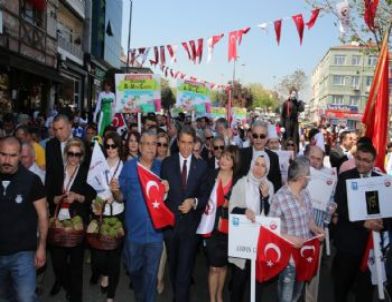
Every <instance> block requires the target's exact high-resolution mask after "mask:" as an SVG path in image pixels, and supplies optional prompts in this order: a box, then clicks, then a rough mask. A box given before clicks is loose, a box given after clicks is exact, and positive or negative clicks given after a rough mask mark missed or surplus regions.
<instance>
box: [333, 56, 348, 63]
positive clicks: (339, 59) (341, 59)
mask: <svg viewBox="0 0 392 302" xmlns="http://www.w3.org/2000/svg"><path fill="white" fill-rule="evenodd" d="M345 62H346V56H345V55H335V60H334V63H335V65H344V64H345Z"/></svg>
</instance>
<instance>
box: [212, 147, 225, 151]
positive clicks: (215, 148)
mask: <svg viewBox="0 0 392 302" xmlns="http://www.w3.org/2000/svg"><path fill="white" fill-rule="evenodd" d="M219 149H220V150H222V151H223V150H225V146H214V150H215V151H217V150H219Z"/></svg>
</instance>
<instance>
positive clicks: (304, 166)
mask: <svg viewBox="0 0 392 302" xmlns="http://www.w3.org/2000/svg"><path fill="white" fill-rule="evenodd" d="M309 175H310V165H309V160H308V159H307V158H305V157H302V156H301V157H298V158H297V159H295V160H293V161H292V162H291V163H290V167H289V172H288V177H287V184H286V185H285V186H284V187H282V188H281V189H280V190H279V191H278V192H277V193H276V194H275V195H274V196H273V197H272V200H271V208H270V212H269V216H271V217H278V218H280V219H281V234H282V236H283V237H284V238H286V239H287V240H288V241H290V242H291V243H292V244H293V245H294V247H296V248H300V247H301V246H302V245H303V243H304V242H305V241H306V240H308V239H310V237H311V235H312V234H314V235H323V234H324V230H323V229H322V228H320V227H318V226H317V225H316V223H315V222H314V219H313V216H312V202H311V200H310V195H309V192H308V191H307V190H306V187H307V185H308V182H309ZM295 275H296V274H295V266H294V263H293V261H292V260H290V262H289V264H288V265H287V267H286V268H285V269H284V270H283V272H282V273H281V274H280V275H279V280H278V297H279V301H280V302H292V301H294V302H295V301H298V299H299V298H300V296H301V291H302V287H303V283H302V282H299V281H296V280H295Z"/></svg>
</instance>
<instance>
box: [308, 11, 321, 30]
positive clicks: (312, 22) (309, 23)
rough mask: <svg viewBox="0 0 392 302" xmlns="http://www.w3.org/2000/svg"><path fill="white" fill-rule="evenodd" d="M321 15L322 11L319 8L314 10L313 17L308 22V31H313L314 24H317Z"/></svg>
mask: <svg viewBox="0 0 392 302" xmlns="http://www.w3.org/2000/svg"><path fill="white" fill-rule="evenodd" d="M319 13H320V9H319V8H315V9H314V10H312V15H311V16H310V19H309V21H308V22H306V26H307V27H308V29H311V28H312V27H313V26H314V24H315V23H316V20H317V17H318V15H319Z"/></svg>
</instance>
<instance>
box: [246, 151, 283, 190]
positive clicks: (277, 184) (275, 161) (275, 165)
mask: <svg viewBox="0 0 392 302" xmlns="http://www.w3.org/2000/svg"><path fill="white" fill-rule="evenodd" d="M264 151H265V153H267V154H268V157H269V160H270V170H269V173H268V175H267V178H268V180H269V181H271V182H272V184H273V185H274V190H275V192H276V191H278V190H279V189H280V188H281V187H282V175H281V174H280V165H279V157H278V155H276V153H275V152H273V151H271V150H268V149H264ZM252 158H253V147H252V146H251V147H248V148H244V149H241V150H240V160H241V161H240V162H241V167H240V173H239V174H240V175H239V176H240V177H242V176H245V175H247V174H248V172H249V169H250V164H251V162H252Z"/></svg>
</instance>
